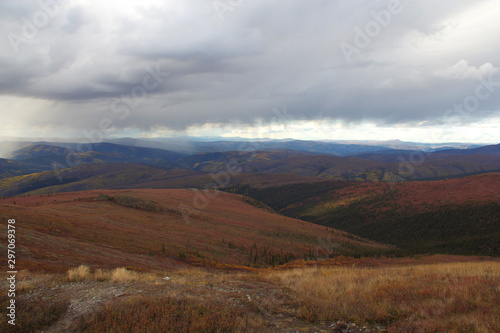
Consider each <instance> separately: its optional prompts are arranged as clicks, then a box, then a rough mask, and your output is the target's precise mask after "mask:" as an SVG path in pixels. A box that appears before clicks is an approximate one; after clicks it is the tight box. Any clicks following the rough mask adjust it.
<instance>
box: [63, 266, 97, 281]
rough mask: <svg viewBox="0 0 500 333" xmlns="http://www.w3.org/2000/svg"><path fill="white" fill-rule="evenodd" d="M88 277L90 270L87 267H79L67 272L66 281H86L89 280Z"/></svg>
mask: <svg viewBox="0 0 500 333" xmlns="http://www.w3.org/2000/svg"><path fill="white" fill-rule="evenodd" d="M90 277H91V275H90V268H89V266H87V265H80V266H78V267H77V268H71V269H70V270H68V279H69V280H70V281H74V282H75V281H86V280H89V279H90Z"/></svg>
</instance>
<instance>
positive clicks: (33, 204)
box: [0, 190, 393, 271]
mask: <svg viewBox="0 0 500 333" xmlns="http://www.w3.org/2000/svg"><path fill="white" fill-rule="evenodd" d="M197 193H199V192H196V191H192V190H106V191H84V192H71V193H65V194H58V195H43V196H41V195H40V196H29V197H28V196H25V197H16V198H8V199H0V217H1V218H2V219H4V220H5V219H12V218H14V219H16V235H17V244H18V248H17V250H16V252H17V257H18V258H22V260H19V264H18V269H22V268H29V269H33V270H38V269H43V270H55V271H64V270H66V269H68V268H69V267H73V266H78V265H80V264H88V265H91V266H98V267H124V266H131V267H137V268H147V269H148V270H150V269H165V268H169V267H178V266H179V265H180V266H182V265H188V264H190V265H199V266H207V267H222V268H224V267H236V266H251V267H252V266H259V267H260V266H264V267H265V266H272V265H278V264H283V263H285V262H288V261H290V260H293V259H304V258H308V257H316V256H325V255H340V254H344V255H356V254H369V253H372V254H375V253H380V252H381V253H382V254H383V253H384V251H393V249H391V248H389V247H387V246H385V245H380V244H377V243H374V242H371V241H368V240H364V239H361V238H359V237H356V236H352V235H349V234H347V233H345V232H342V231H336V230H333V229H331V228H325V227H324V226H319V225H317V224H312V223H309V222H304V221H301V220H296V219H292V218H287V217H285V216H281V215H278V214H275V213H273V212H272V211H269V210H268V209H260V208H256V207H255V206H252V205H250V204H249V203H247V202H248V200H247V199H245V198H243V197H241V196H237V195H234V194H228V193H224V192H208V193H206V195H207V197H208V198H209V202H208V204H206V205H204V207H200V206H199V205H197V203H196V200H197V199H196V198H197V195H199V194H197ZM5 233H6V230H5V229H4V230H2V231H0V234H1V235H2V237H4V236H5ZM2 247H5V245H2ZM2 260H5V259H2Z"/></svg>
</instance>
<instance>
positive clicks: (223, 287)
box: [23, 277, 380, 333]
mask: <svg viewBox="0 0 500 333" xmlns="http://www.w3.org/2000/svg"><path fill="white" fill-rule="evenodd" d="M140 295H143V296H147V297H175V298H189V299H191V300H199V301H201V302H204V301H207V300H213V301H216V302H224V303H229V304H232V305H234V306H237V307H241V308H243V309H244V310H245V311H246V312H247V313H252V314H253V315H254V316H255V317H257V318H258V320H260V321H261V322H263V323H264V326H265V327H266V329H265V330H264V331H262V330H259V332H380V330H379V329H377V328H366V327H357V326H356V325H354V324H352V323H340V322H337V323H317V324H312V323H309V322H305V321H303V320H301V319H299V318H297V317H296V309H295V308H294V306H293V300H292V299H291V298H290V296H289V295H288V294H287V293H286V291H284V290H282V289H281V288H279V287H278V286H276V285H274V284H271V283H268V282H264V281H245V280H241V279H235V280H229V281H228V280H227V279H226V280H225V281H217V279H213V280H210V279H208V280H205V279H192V278H188V279H185V278H181V279H179V281H176V278H175V277H173V278H172V279H171V280H163V279H159V281H155V282H126V283H124V282H111V281H104V282H96V281H89V282H72V283H71V282H64V283H59V284H55V285H52V286H47V287H45V286H40V287H37V288H36V289H34V290H32V291H30V292H28V293H26V294H24V295H23V297H24V298H25V299H26V300H27V301H30V300H36V299H40V298H48V299H57V300H59V301H68V303H69V307H68V310H67V312H66V314H65V315H64V316H62V318H61V319H60V320H59V321H58V322H56V323H55V324H54V325H52V326H51V327H50V328H48V329H45V330H44V331H41V332H44V333H58V332H76V331H77V330H76V323H77V321H78V320H79V319H80V318H81V317H82V316H85V315H91V314H92V313H94V312H96V311H98V310H99V309H101V308H102V307H104V306H105V305H106V304H111V303H112V302H116V301H122V300H125V299H126V298H130V297H137V296H140Z"/></svg>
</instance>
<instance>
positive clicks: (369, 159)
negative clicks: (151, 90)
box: [0, 142, 500, 195]
mask: <svg viewBox="0 0 500 333" xmlns="http://www.w3.org/2000/svg"><path fill="white" fill-rule="evenodd" d="M306 143H307V144H306ZM204 144H206V145H210V144H213V145H214V146H213V147H218V145H219V143H204ZM227 144H228V145H236V143H234V142H233V143H227ZM263 145H264V144H262V146H263ZM299 146H301V147H302V149H303V150H294V149H272V148H266V149H260V150H256V151H246V150H239V151H220V152H203V153H197V154H193V155H186V154H183V153H179V152H173V151H168V150H164V149H158V148H146V147H133V146H124V145H118V144H113V143H98V144H93V145H89V146H88V147H86V148H87V149H88V151H80V152H79V151H77V150H76V149H77V148H78V146H77V144H75V143H67V144H64V145H63V144H61V143H57V145H54V144H50V143H36V144H33V145H30V146H27V147H24V148H21V149H18V150H15V151H13V152H11V153H10V157H11V159H9V160H8V159H0V179H3V180H2V181H1V183H0V195H17V194H21V193H26V192H31V191H36V190H40V189H42V188H45V187H53V186H61V185H64V186H65V188H66V189H69V188H71V190H75V189H76V188H75V186H74V185H76V184H73V185H72V186H68V184H69V183H73V182H84V183H85V185H81V186H82V187H81V188H82V189H94V188H105V187H103V185H102V184H107V186H111V187H110V188H125V187H126V186H125V184H127V186H131V187H138V186H140V185H139V184H141V182H142V184H148V186H150V187H151V188H159V187H189V186H196V185H198V186H199V185H200V180H201V179H202V178H203V179H209V178H210V174H214V173H224V172H227V171H228V170H230V171H231V174H232V175H234V174H240V173H241V174H254V173H257V174H287V175H289V177H293V176H295V177H299V176H300V177H312V178H319V179H320V180H325V179H330V180H356V181H388V182H394V181H402V180H417V179H444V178H449V177H459V176H465V175H471V174H478V173H484V172H495V171H500V145H490V146H484V147H479V148H470V149H444V150H438V151H430V150H429V151H425V152H424V151H415V150H395V149H383V150H378V151H371V152H369V153H367V152H363V153H360V154H355V155H350V156H336V155H331V154H321V153H318V152H317V151H316V150H319V148H318V147H324V145H323V143H318V144H314V143H312V142H300V144H299ZM337 146H338V145H337ZM289 147H295V148H297V145H289ZM332 147H333V146H332ZM362 147H363V148H359V147H358V146H356V149H357V148H359V149H360V150H363V151H366V150H370V149H372V148H373V147H375V146H362ZM207 149H208V148H207ZM345 149H346V150H349V151H351V152H353V147H352V145H345ZM145 166H150V168H146V169H147V170H146V171H145ZM134 169H137V170H135V171H134ZM89 170H91V171H92V172H90V173H89ZM167 170H171V171H169V172H167ZM40 172H42V173H40ZM110 173H114V174H115V175H117V174H128V176H123V177H122V178H120V177H114V178H113V177H111V176H109V177H108V179H114V180H113V181H111V182H110V181H106V182H103V181H102V180H100V179H99V177H102V175H103V174H110ZM29 174H32V175H30V176H27V175H29ZM137 174H145V176H144V177H143V178H137V177H135V175H137ZM166 174H169V175H166ZM171 174H174V175H176V176H175V177H171V176H170V175H171ZM178 174H181V176H179V175H178ZM21 176H23V177H21ZM12 177H14V178H12ZM96 177H97V178H96ZM193 177H194V178H196V179H197V180H196V181H194V182H193V179H194V178H193ZM270 178H273V177H272V176H270ZM167 179H169V181H167ZM174 179H175V180H174ZM120 182H121V183H120ZM155 182H159V183H157V184H155ZM207 182H209V181H205V183H207ZM99 184H101V185H99ZM159 184H161V186H160V185H159ZM99 186H101V187H99Z"/></svg>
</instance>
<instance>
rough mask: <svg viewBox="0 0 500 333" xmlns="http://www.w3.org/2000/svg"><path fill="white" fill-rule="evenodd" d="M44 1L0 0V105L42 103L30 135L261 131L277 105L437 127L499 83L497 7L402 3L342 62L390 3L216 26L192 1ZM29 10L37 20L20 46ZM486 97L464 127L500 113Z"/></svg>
mask: <svg viewBox="0 0 500 333" xmlns="http://www.w3.org/2000/svg"><path fill="white" fill-rule="evenodd" d="M49 2H50V1H49ZM53 3H56V4H57V8H56V7H54V8H56V9H57V13H56V12H54V13H52V14H53V15H49V14H51V13H49V12H48V11H47V10H45V9H44V8H43V7H41V5H40V4H39V2H37V1H16V2H15V3H14V2H13V3H5V2H2V3H0V19H1V20H2V22H3V23H4V24H3V26H0V35H2V39H1V41H0V98H5V97H8V96H14V97H16V98H21V99H37V100H40V101H45V102H46V103H45V104H44V105H45V106H44V107H43V109H41V111H40V116H39V117H27V115H28V114H33V110H32V109H31V110H30V111H26V110H24V109H22V108H20V109H17V110H15V112H17V114H18V117H19V118H20V119H26V120H25V123H26V126H33V125H37V126H61V127H70V128H75V129H77V130H78V129H82V128H93V127H95V126H96V125H95V124H96V123H99V121H100V120H101V119H102V118H103V117H114V118H113V119H115V121H114V122H113V126H114V128H129V129H130V128H137V129H150V128H152V127H157V126H165V127H169V128H174V129H182V128H185V127H187V126H190V125H193V124H203V123H206V122H217V123H225V122H242V123H253V122H254V121H256V120H257V119H262V120H264V121H266V120H270V119H272V118H273V117H275V115H274V114H273V113H272V112H271V110H272V109H273V108H276V107H281V106H287V107H288V112H289V113H290V114H293V115H294V116H295V117H296V118H297V119H318V118H329V119H340V120H345V121H348V122H352V121H354V122H356V121H361V120H373V121H375V122H376V123H379V124H398V123H407V122H423V121H427V122H428V123H433V122H439V121H441V120H440V119H441V118H442V115H443V113H444V112H446V110H447V109H449V108H451V107H453V105H454V104H456V103H462V102H463V100H464V99H465V98H466V97H467V96H469V95H471V94H474V92H475V89H476V86H477V85H478V83H479V78H481V77H488V76H491V77H493V78H494V80H496V81H499V82H500V73H499V71H498V68H499V67H500V59H499V57H500V52H499V51H500V50H499V45H500V43H499V42H500V37H499V36H498V34H496V33H495V32H496V31H498V28H499V26H500V25H499V24H498V23H495V21H494V20H493V18H494V16H493V15H491V13H492V12H495V11H496V12H498V9H500V5H498V4H497V2H495V1H472V0H463V1H451V0H442V1H434V2H432V3H431V2H428V1H425V2H424V1H420V2H414V1H408V0H405V1H403V0H402V1H401V8H402V10H401V13H399V14H397V15H392V16H391V20H390V23H389V24H387V26H385V27H384V26H381V27H380V32H379V33H378V34H377V35H376V36H375V37H373V38H370V39H371V41H370V43H369V45H367V46H366V47H362V48H359V47H358V51H359V52H357V53H355V54H353V55H352V59H351V60H352V61H351V62H349V61H347V60H346V58H345V57H344V54H343V52H342V50H341V48H340V45H341V43H348V44H350V45H354V46H355V41H354V38H355V35H356V32H355V28H356V27H358V28H360V29H364V28H365V27H366V26H367V24H368V23H369V22H373V21H374V17H373V12H380V11H381V10H387V8H388V4H389V3H390V1H349V2H346V1H326V0H313V1H302V0H288V1H279V2H278V1H276V2H269V1H264V0H252V1H250V0H248V1H242V2H241V4H240V5H238V6H235V7H234V8H233V10H232V11H228V12H226V13H225V14H224V19H223V20H220V17H219V15H218V14H217V12H216V10H215V9H214V7H213V2H211V1H202V0H190V1H186V0H183V1H180V0H177V1H169V2H166V3H163V2H158V1H124V2H116V4H109V3H104V4H94V3H90V4H84V3H80V2H79V1H69V0H68V1H59V2H56V0H54V1H53ZM37 13H38V18H39V19H40V18H43V17H42V16H43V13H45V14H46V17H47V19H46V22H45V21H43V22H41V21H38V23H39V24H38V25H39V27H36V32H35V33H32V36H28V37H26V33H25V32H26V31H24V32H23V29H24V30H26V22H29V23H28V25H29V24H32V25H33V24H35V23H36V15H37ZM40 13H42V14H40ZM40 15H42V16H40ZM495 20H496V18H495ZM42 23H43V24H42ZM495 24H496V25H495ZM472 28H473V29H472ZM28 30H29V29H28ZM20 40H21V41H20ZM13 46H14V47H13ZM16 50H17V52H16ZM157 67H158V68H160V69H161V72H162V73H169V74H168V76H165V77H164V79H163V80H162V82H161V83H160V84H159V85H158V86H157V87H155V88H154V89H151V90H148V91H147V94H146V96H145V97H144V98H141V99H140V101H138V100H137V101H134V104H137V105H134V107H129V113H128V116H127V117H123V118H124V119H117V116H119V115H120V113H119V112H114V110H113V105H114V104H113V103H114V101H116V100H117V99H118V100H123V98H127V96H128V97H130V96H132V94H133V92H134V89H136V90H135V91H136V92H137V91H139V90H137V89H138V88H137V87H138V86H139V87H140V86H142V85H143V82H144V80H145V78H146V77H147V76H148V75H150V74H148V73H149V72H148V70H147V68H157ZM148 82H149V81H148ZM151 82H152V81H151ZM495 89H500V87H496V88H495ZM490 95H491V96H489V97H488V99H486V100H484V101H483V100H482V101H481V103H480V105H479V106H478V108H477V110H475V112H474V113H471V115H470V117H463V119H462V121H465V122H467V121H472V120H473V119H477V118H481V117H489V116H492V115H498V112H499V105H500V94H499V93H498V92H493V93H491V94H490ZM135 102H137V103H135ZM47 103H49V104H50V105H51V107H47V106H46V105H47ZM32 104H33V103H32ZM34 105H35V106H33V105H32V106H31V107H32V108H35V107H36V103H34ZM122 106H123V103H122Z"/></svg>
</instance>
